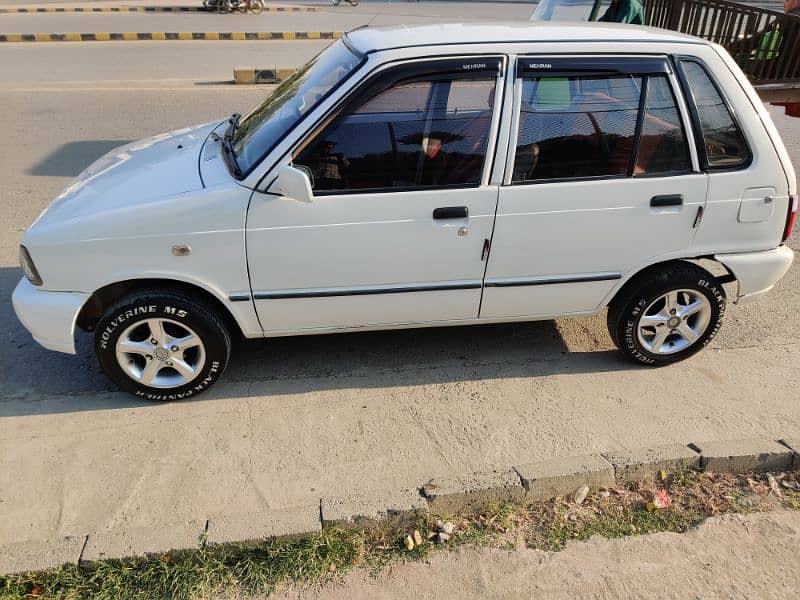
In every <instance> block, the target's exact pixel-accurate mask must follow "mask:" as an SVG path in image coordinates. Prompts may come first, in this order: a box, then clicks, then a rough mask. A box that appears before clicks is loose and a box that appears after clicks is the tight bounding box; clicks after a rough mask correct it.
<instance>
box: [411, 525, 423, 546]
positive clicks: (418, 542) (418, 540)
mask: <svg viewBox="0 0 800 600" xmlns="http://www.w3.org/2000/svg"><path fill="white" fill-rule="evenodd" d="M411 536H412V537H413V538H414V544H415V545H417V546H419V545H421V544H422V535H420V533H419V531H417V530H416V529H415V530H414V533H412V534H411Z"/></svg>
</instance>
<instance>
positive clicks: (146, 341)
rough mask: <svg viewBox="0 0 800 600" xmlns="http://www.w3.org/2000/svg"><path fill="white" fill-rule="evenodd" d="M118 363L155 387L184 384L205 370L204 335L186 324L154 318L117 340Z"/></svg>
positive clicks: (129, 374) (135, 376)
mask: <svg viewBox="0 0 800 600" xmlns="http://www.w3.org/2000/svg"><path fill="white" fill-rule="evenodd" d="M116 351H117V362H118V363H119V366H120V368H122V370H123V371H124V372H125V373H126V374H127V375H128V377H130V378H131V379H133V380H134V381H136V382H138V383H141V384H142V385H146V386H148V387H153V388H174V387H180V386H182V385H185V384H187V383H189V382H190V381H192V380H194V379H195V377H197V376H198V375H199V374H200V371H202V370H203V365H204V364H205V362H206V351H205V346H204V345H203V342H202V340H201V339H200V336H198V335H197V334H196V333H195V332H194V331H192V329H191V328H189V327H187V326H186V325H185V324H184V323H178V322H177V321H173V320H171V319H161V318H152V319H147V320H145V321H139V322H138V323H134V324H133V325H131V326H129V327H128V328H127V329H125V331H123V332H122V335H120V336H119V339H118V340H117V346H116Z"/></svg>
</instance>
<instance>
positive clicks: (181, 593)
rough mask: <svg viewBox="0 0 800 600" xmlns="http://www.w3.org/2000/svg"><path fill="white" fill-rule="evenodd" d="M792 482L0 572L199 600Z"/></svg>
mask: <svg viewBox="0 0 800 600" xmlns="http://www.w3.org/2000/svg"><path fill="white" fill-rule="evenodd" d="M778 480H779V481H786V482H796V481H798V473H797V472H794V473H789V474H785V475H778ZM792 486H793V484H791V485H789V486H783V484H781V487H780V492H781V495H780V496H778V495H776V493H775V492H774V491H773V490H771V489H770V486H769V483H768V481H767V479H766V477H765V476H763V475H754V474H750V475H739V476H736V475H716V474H711V473H696V472H693V471H686V472H681V473H676V474H674V475H672V476H671V477H670V478H669V479H667V480H666V481H663V482H657V483H643V484H637V485H632V486H629V487H625V488H612V489H609V490H601V491H597V492H595V493H593V494H590V495H589V496H588V498H587V499H586V500H585V501H584V502H583V503H581V504H576V503H575V502H574V501H573V500H572V499H571V498H556V499H553V500H549V501H546V502H535V503H525V504H499V505H491V506H487V507H484V508H483V509H482V510H480V511H476V512H473V513H470V514H464V515H450V516H441V518H442V519H446V520H449V521H450V522H451V523H452V525H453V529H454V531H453V534H452V535H451V536H450V539H449V540H447V541H444V542H441V543H438V542H436V541H435V540H436V539H437V538H436V537H435V536H436V533H437V531H438V529H437V526H436V521H437V517H435V516H429V515H427V514H421V513H419V514H412V515H406V516H404V517H397V518H394V519H392V520H389V521H385V522H380V523H364V524H359V525H358V526H346V527H345V526H336V527H330V528H326V529H324V530H323V531H321V532H318V533H314V534H309V535H304V536H299V537H294V538H279V539H270V540H265V541H263V542H259V543H252V544H238V545H228V546H211V547H206V548H203V549H200V550H197V551H192V552H184V553H179V554H174V555H165V556H148V557H139V558H130V559H123V560H102V561H98V562H96V563H93V564H90V565H80V566H76V565H65V566H62V567H59V568H57V569H51V570H48V571H44V572H37V573H23V574H16V575H6V576H0V600H12V599H13V600H21V599H29V598H58V599H64V600H73V599H75V600H78V599H84V598H92V599H108V600H129V599H130V600H145V599H147V600H150V599H162V598H163V599H165V600H166V599H169V600H173V599H174V600H195V599H199V598H208V597H210V596H215V595H234V594H235V595H237V596H242V595H243V596H247V595H250V594H269V593H270V592H272V591H274V590H275V589H277V588H279V587H282V586H285V585H289V584H296V585H300V586H303V585H319V584H323V583H325V582H326V581H327V580H329V579H332V578H336V577H338V576H339V575H340V574H342V573H344V572H347V571H348V570H350V569H352V568H355V567H361V568H368V569H371V570H373V571H375V572H378V571H380V570H381V569H383V568H385V567H386V566H387V565H390V564H392V563H396V562H398V561H408V560H424V559H426V558H427V557H428V556H429V555H430V553H431V552H433V551H434V550H435V549H437V548H445V549H452V548H455V547H457V546H460V545H464V544H474V545H481V546H491V547H506V548H513V547H519V546H527V547H532V548H540V549H543V550H549V551H558V550H560V549H561V548H563V547H564V546H565V545H566V544H567V543H569V542H570V541H572V540H585V539H588V538H590V537H592V536H596V535H599V536H603V537H607V538H616V537H622V536H627V535H638V534H645V533H653V532H659V531H672V532H684V531H686V530H688V529H690V528H691V527H693V526H695V525H697V524H698V523H700V522H701V521H703V520H704V519H705V518H707V517H709V516H713V515H717V514H722V513H730V512H754V511H765V510H774V509H777V508H790V509H794V510H800V493H798V492H797V491H795V490H793V489H791V487H792ZM665 490H666V491H667V492H668V494H669V497H670V499H671V503H670V505H669V506H668V507H666V508H661V509H653V507H652V506H650V508H648V505H649V504H650V503H651V502H652V501H653V498H654V496H655V494H656V492H663V491H665ZM414 531H417V532H418V534H419V537H420V538H421V539H422V540H423V542H422V543H421V544H415V545H414V548H413V549H411V550H408V549H406V547H405V545H404V543H403V540H404V538H405V537H406V536H407V535H408V534H410V533H413V532H414Z"/></svg>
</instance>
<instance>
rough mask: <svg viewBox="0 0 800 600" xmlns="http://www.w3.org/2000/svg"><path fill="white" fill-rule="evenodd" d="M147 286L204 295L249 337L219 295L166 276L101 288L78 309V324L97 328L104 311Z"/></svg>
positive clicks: (237, 331) (222, 316) (231, 326)
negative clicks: (120, 299)
mask: <svg viewBox="0 0 800 600" xmlns="http://www.w3.org/2000/svg"><path fill="white" fill-rule="evenodd" d="M147 290H150V291H159V292H162V291H167V292H178V293H184V294H188V295H190V296H192V297H195V298H201V299H202V300H203V301H205V302H206V303H207V304H208V305H209V306H211V307H212V308H214V310H215V312H216V313H217V315H219V318H220V319H222V321H223V323H224V324H225V326H226V327H227V328H228V331H229V332H230V333H231V334H238V335H240V336H242V337H245V336H244V331H243V329H242V327H241V325H240V324H239V322H238V320H237V319H236V317H235V316H234V315H233V313H232V312H231V310H230V308H229V307H228V306H227V305H226V304H225V303H224V302H223V301H222V300H220V298H219V296H217V295H216V294H214V293H212V292H210V291H209V290H208V289H206V288H204V287H202V286H200V285H198V284H196V283H190V282H187V281H180V280H177V279H166V278H143V279H126V280H122V281H116V282H114V283H110V284H107V285H105V286H103V287H101V288H98V289H97V290H95V291H94V293H93V294H92V295H91V296H90V297H89V299H88V300H87V301H86V302H85V303H84V305H83V307H82V308H81V310H80V312H79V313H78V317H77V319H76V324H77V326H78V327H80V328H81V329H82V330H84V331H94V328H95V326H96V325H97V322H98V321H99V320H100V318H101V317H102V315H103V313H104V312H105V311H106V310H107V309H108V307H110V306H111V305H112V304H113V303H114V302H115V301H117V300H118V299H119V298H122V297H123V296H126V295H128V294H131V293H134V292H140V291H147Z"/></svg>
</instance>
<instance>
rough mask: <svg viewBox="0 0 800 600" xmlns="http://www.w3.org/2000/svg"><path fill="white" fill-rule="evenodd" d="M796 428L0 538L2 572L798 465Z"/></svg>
mask: <svg viewBox="0 0 800 600" xmlns="http://www.w3.org/2000/svg"><path fill="white" fill-rule="evenodd" d="M798 448H800V434H798V433H795V434H793V435H790V436H785V437H781V438H778V439H777V440H774V439H764V438H757V439H744V440H726V441H713V442H711V441H709V442H693V443H689V444H685V445H681V444H672V445H666V446H650V447H646V448H640V449H633V450H625V451H613V452H604V453H601V454H591V455H586V456H570V457H563V458H554V459H548V460H539V461H531V462H528V463H523V464H521V465H519V466H516V467H509V468H498V469H494V470H489V471H480V472H476V473H470V474H467V475H464V474H449V475H444V476H441V477H436V478H433V479H431V480H429V481H428V482H427V483H425V484H424V485H421V486H419V487H414V486H408V487H406V488H403V489H398V490H395V491H391V490H390V491H388V492H376V493H371V494H369V495H367V496H351V497H338V498H321V499H320V500H319V502H318V503H309V504H307V505H303V506H298V507H289V508H280V509H271V510H266V511H262V512H259V513H246V514H231V515H228V514H221V515H218V516H214V517H210V518H208V519H198V520H193V521H188V522H183V523H179V524H176V525H174V526H170V525H165V526H162V527H157V528H156V527H153V528H134V529H127V530H117V531H105V532H98V533H88V534H82V535H72V536H59V537H55V538H50V539H43V540H28V541H22V542H14V543H10V544H5V545H2V544H0V574H6V573H19V572H26V571H37V570H43V569H48V568H52V567H55V566H59V565H61V564H73V565H75V564H81V563H91V562H93V561H96V560H99V559H107V558H126V557H129V556H141V555H143V554H162V553H165V552H170V551H185V550H193V549H197V548H199V547H200V546H201V545H202V544H228V543H238V542H243V541H257V540H263V539H268V538H275V537H287V536H297V535H302V534H308V533H314V532H318V531H320V530H321V529H322V528H323V527H327V526H330V525H334V524H342V523H358V522H360V521H362V520H364V519H368V520H382V519H387V518H393V517H398V516H403V515H406V514H414V513H424V514H427V513H430V514H433V515H437V516H439V515H442V516H445V515H454V514H457V513H461V512H464V511H472V510H475V509H478V508H482V507H485V506H486V505H487V504H490V503H493V502H506V501H510V502H525V501H531V500H545V499H549V498H552V497H554V496H566V495H569V494H572V493H573V492H574V491H575V490H576V489H577V488H579V487H580V486H582V485H588V486H589V488H590V489H591V490H597V489H598V488H608V487H613V486H616V485H624V484H628V483H634V482H637V481H646V480H652V479H653V478H656V479H658V478H660V476H661V474H662V473H661V472H662V471H663V472H664V474H669V473H673V472H675V471H678V470H681V469H687V468H689V469H695V470H703V471H712V470H713V471H716V472H727V473H737V474H738V473H746V472H751V471H759V472H763V471H785V470H788V469H790V468H792V466H794V467H795V468H798V467H800V454H798Z"/></svg>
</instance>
